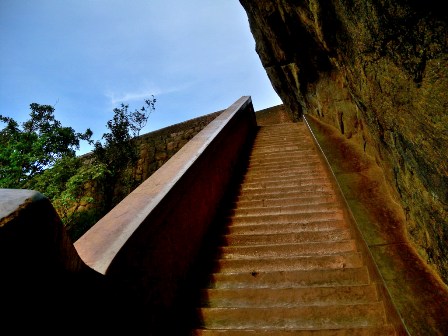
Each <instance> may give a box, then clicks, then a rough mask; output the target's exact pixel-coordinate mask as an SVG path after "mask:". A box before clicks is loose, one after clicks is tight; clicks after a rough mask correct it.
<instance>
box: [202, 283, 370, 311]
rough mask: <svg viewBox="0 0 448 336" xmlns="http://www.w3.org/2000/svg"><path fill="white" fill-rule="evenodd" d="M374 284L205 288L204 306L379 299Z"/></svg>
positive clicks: (259, 305)
mask: <svg viewBox="0 0 448 336" xmlns="http://www.w3.org/2000/svg"><path fill="white" fill-rule="evenodd" d="M377 301H378V294H377V291H376V287H375V285H372V284H370V285H361V286H336V287H309V288H236V289H210V288H209V289H204V290H203V291H202V293H201V306H202V307H222V308H224V307H226V308H232V307H256V308H267V307H297V306H312V305H345V304H358V303H369V302H377Z"/></svg>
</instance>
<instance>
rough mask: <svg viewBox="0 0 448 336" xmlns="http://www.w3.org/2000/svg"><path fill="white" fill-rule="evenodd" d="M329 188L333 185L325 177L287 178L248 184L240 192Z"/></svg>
mask: <svg viewBox="0 0 448 336" xmlns="http://www.w3.org/2000/svg"><path fill="white" fill-rule="evenodd" d="M310 185H312V186H327V185H331V184H330V180H329V179H328V177H327V176H325V175H320V176H311V177H307V178H287V179H274V178H273V179H271V180H264V181H256V182H246V183H244V184H243V185H242V186H241V187H240V190H257V189H273V188H285V187H297V188H299V187H303V186H310Z"/></svg>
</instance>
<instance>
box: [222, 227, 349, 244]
mask: <svg viewBox="0 0 448 336" xmlns="http://www.w3.org/2000/svg"><path fill="white" fill-rule="evenodd" d="M347 239H351V234H350V230H349V229H336V230H325V231H302V232H293V233H291V232H288V233H276V234H228V235H224V236H223V237H222V241H223V245H227V246H233V245H269V244H296V243H305V242H322V241H327V242H334V241H341V240H347Z"/></svg>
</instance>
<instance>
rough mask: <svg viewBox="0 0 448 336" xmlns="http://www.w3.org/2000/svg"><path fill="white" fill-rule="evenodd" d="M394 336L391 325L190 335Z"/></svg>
mask: <svg viewBox="0 0 448 336" xmlns="http://www.w3.org/2000/svg"><path fill="white" fill-rule="evenodd" d="M222 335H226V336H255V335H257V336H258V335H261V336H292V335H296V336H395V335H396V333H395V329H394V328H393V327H392V326H391V325H384V326H380V327H376V326H372V327H359V328H344V329H335V328H330V329H320V330H303V329H302V330H299V329H291V330H275V329H274V330H272V329H257V330H255V329H235V330H229V329H196V330H194V331H193V334H192V336H222Z"/></svg>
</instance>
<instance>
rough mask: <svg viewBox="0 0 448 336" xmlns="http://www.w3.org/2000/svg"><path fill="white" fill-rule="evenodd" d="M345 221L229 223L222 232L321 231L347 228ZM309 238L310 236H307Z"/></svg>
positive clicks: (280, 232)
mask: <svg viewBox="0 0 448 336" xmlns="http://www.w3.org/2000/svg"><path fill="white" fill-rule="evenodd" d="M347 228H348V226H347V223H346V222H344V221H342V220H332V221H316V222H308V223H270V224H247V225H242V224H238V225H229V226H227V227H226V229H225V231H224V232H223V234H226V235H228V236H229V235H263V234H264V235H267V234H282V233H303V232H322V231H332V230H338V229H339V230H340V229H347ZM308 238H311V237H308Z"/></svg>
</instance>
